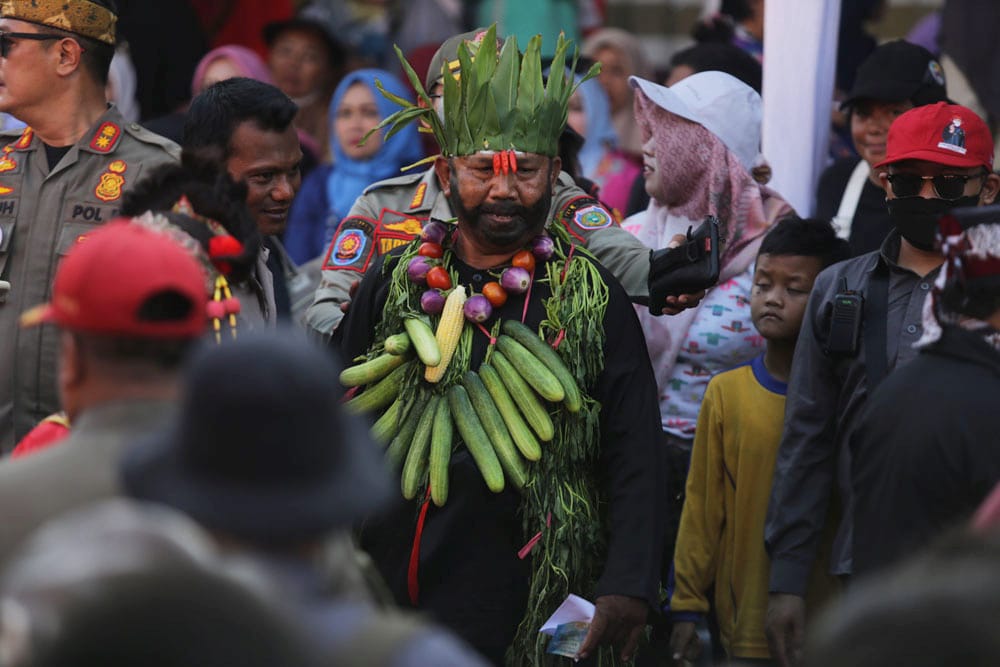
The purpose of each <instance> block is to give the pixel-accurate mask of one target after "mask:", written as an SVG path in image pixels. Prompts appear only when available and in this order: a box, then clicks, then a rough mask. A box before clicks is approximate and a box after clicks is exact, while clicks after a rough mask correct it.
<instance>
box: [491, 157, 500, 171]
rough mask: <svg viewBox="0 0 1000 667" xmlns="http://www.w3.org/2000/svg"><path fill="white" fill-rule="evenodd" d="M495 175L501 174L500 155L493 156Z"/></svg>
mask: <svg viewBox="0 0 1000 667" xmlns="http://www.w3.org/2000/svg"><path fill="white" fill-rule="evenodd" d="M493 173H494V174H499V173H500V153H494V154H493Z"/></svg>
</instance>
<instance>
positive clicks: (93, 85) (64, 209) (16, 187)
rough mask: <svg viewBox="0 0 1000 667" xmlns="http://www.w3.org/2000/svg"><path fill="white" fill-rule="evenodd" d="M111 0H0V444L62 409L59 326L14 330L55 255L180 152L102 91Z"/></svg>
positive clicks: (38, 294)
mask: <svg viewBox="0 0 1000 667" xmlns="http://www.w3.org/2000/svg"><path fill="white" fill-rule="evenodd" d="M116 11H117V8H116V6H115V3H114V0H33V1H32V2H23V1H20V0H2V1H0V112H4V113H10V114H12V115H13V116H16V117H17V118H19V119H21V120H23V121H24V122H25V123H26V124H27V126H28V127H27V128H26V129H24V130H23V131H21V132H12V133H0V281H2V282H0V340H3V345H2V346H0V450H2V451H8V450H9V449H10V448H11V447H13V445H14V442H15V436H16V437H17V438H20V437H21V436H23V435H24V434H25V433H27V432H28V430H30V429H31V427H32V426H33V425H34V424H35V423H36V422H37V421H39V420H40V419H42V418H43V417H45V416H46V415H48V414H51V413H53V412H55V411H57V410H58V409H59V400H58V396H57V394H56V389H55V375H56V355H57V349H56V348H57V345H56V343H57V338H56V336H55V334H54V332H52V331H50V330H45V329H32V330H23V331H22V330H19V329H18V326H17V319H18V316H19V315H20V313H21V311H22V310H24V309H25V308H26V307H27V306H30V305H32V304H35V303H39V302H42V301H45V300H46V299H47V298H48V297H49V292H50V285H51V281H52V277H53V274H54V273H55V268H56V263H57V262H58V260H59V258H60V257H61V256H62V255H63V254H65V253H66V251H67V250H68V249H69V248H70V247H71V246H72V245H73V244H74V243H75V242H76V240H77V239H78V238H80V237H81V236H82V235H83V234H84V233H85V232H87V231H88V230H90V229H92V228H93V227H94V226H95V225H99V224H101V223H103V222H107V221H108V220H111V219H112V218H113V217H114V216H115V213H116V210H117V207H118V204H119V202H120V200H121V197H122V194H123V192H124V191H126V190H127V189H128V188H129V187H130V186H131V185H133V184H134V183H136V182H137V181H138V180H139V179H140V178H141V177H142V175H143V173H144V172H146V171H148V170H150V169H152V168H154V167H156V166H158V165H160V164H162V163H165V162H167V161H170V160H176V159H178V157H179V150H178V148H177V146H176V145H174V144H173V143H171V142H170V141H168V140H166V139H164V138H162V137H159V136H157V135H155V134H152V133H150V132H148V131H146V130H144V129H143V128H141V127H140V126H139V125H137V124H135V123H128V122H127V121H125V119H124V118H122V116H121V114H120V113H119V112H118V111H117V110H116V109H115V107H114V106H109V105H108V104H107V102H106V98H105V92H104V90H105V83H106V81H107V75H108V69H109V66H110V63H111V58H112V56H113V55H114V46H115V24H116V22H117V15H116Z"/></svg>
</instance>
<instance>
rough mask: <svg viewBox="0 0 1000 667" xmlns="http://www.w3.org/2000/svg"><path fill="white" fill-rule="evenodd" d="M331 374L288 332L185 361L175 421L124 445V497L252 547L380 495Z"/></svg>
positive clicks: (379, 481) (366, 443)
mask: <svg viewBox="0 0 1000 667" xmlns="http://www.w3.org/2000/svg"><path fill="white" fill-rule="evenodd" d="M338 375H339V368H337V364H335V363H334V362H333V360H332V359H331V358H330V354H329V353H328V352H326V351H323V350H319V349H315V348H314V347H313V344H312V343H311V342H308V341H306V340H305V339H304V338H301V337H300V336H298V335H295V334H294V332H292V331H285V332H283V333H277V334H276V333H268V334H253V335H250V336H245V337H244V338H243V339H241V340H239V341H236V342H234V343H232V344H228V345H225V346H222V347H218V346H211V347H208V348H206V349H204V350H202V351H201V352H200V353H199V354H197V355H196V356H195V359H194V361H193V363H192V364H191V367H190V369H189V372H188V373H187V376H186V380H185V398H184V400H183V403H182V408H181V410H180V413H179V415H178V417H177V418H176V419H175V420H174V421H173V422H172V423H171V424H169V425H168V426H167V427H166V428H165V429H163V430H161V431H159V432H156V433H153V434H151V435H149V436H148V437H147V438H146V439H144V440H142V441H140V442H137V443H136V444H135V445H134V446H133V447H131V448H130V449H129V451H128V453H127V455H126V456H125V458H124V460H123V462H122V481H123V484H124V486H125V489H126V491H127V492H128V494H129V495H131V496H133V497H136V498H139V499H142V500H147V501H153V502H158V503H163V504H166V505H169V506H171V507H173V508H175V509H178V510H180V511H182V512H184V513H185V514H187V515H189V516H191V517H192V518H194V519H195V520H196V521H198V522H199V523H200V524H202V525H203V526H205V527H206V528H209V529H211V530H213V531H217V532H221V533H224V534H227V535H231V536H233V537H236V538H239V539H242V540H246V541H249V542H253V543H259V544H294V543H298V542H303V541H310V540H315V539H319V538H322V537H323V536H325V535H328V534H330V533H331V532H333V531H335V530H337V529H340V528H345V527H348V526H350V525H351V524H353V523H355V522H357V521H359V520H360V519H362V518H364V517H366V516H368V515H370V514H372V513H374V512H376V511H377V510H379V509H380V508H381V507H382V506H383V504H384V503H385V502H386V501H388V500H389V499H390V498H391V497H392V494H391V483H390V481H389V474H388V470H387V468H386V466H385V464H384V462H383V461H382V458H381V447H380V446H379V445H378V444H377V443H376V442H375V441H374V440H373V439H372V438H371V436H370V435H369V425H368V424H367V422H366V421H364V420H363V419H362V418H360V417H357V416H354V415H351V414H348V413H347V412H345V411H344V410H343V409H341V407H340V406H339V405H338V402H339V400H340V398H341V397H342V393H343V390H342V389H341V387H340V384H339V382H338V380H337V378H338Z"/></svg>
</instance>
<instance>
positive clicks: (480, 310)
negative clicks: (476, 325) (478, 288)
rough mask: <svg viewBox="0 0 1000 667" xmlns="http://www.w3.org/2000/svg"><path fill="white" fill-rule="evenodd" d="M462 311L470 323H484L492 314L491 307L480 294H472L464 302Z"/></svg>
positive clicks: (487, 300) (488, 301)
mask: <svg viewBox="0 0 1000 667" xmlns="http://www.w3.org/2000/svg"><path fill="white" fill-rule="evenodd" d="M462 311H463V312H464V313H465V319H467V320H469V321H470V322H485V321H486V320H488V319H490V315H492V314H493V306H492V305H490V300H489V299H487V298H486V297H485V296H483V295H482V294H474V295H472V296H470V297H469V298H468V299H466V300H465V305H464V306H463V307H462Z"/></svg>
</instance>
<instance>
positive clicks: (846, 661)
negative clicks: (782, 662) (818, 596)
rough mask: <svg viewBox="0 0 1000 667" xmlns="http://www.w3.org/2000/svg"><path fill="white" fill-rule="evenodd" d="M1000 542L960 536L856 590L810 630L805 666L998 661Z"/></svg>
mask: <svg viewBox="0 0 1000 667" xmlns="http://www.w3.org/2000/svg"><path fill="white" fill-rule="evenodd" d="M998 562H1000V543H998V540H997V536H996V535H995V534H990V535H983V536H972V535H969V534H966V533H965V532H964V531H962V532H958V531H955V532H953V533H952V534H951V535H949V536H948V537H946V538H943V539H941V540H939V541H938V542H937V543H935V544H934V545H932V546H931V547H930V548H928V549H926V550H924V551H923V552H922V553H919V552H918V553H917V554H916V555H914V556H913V557H912V558H910V559H909V560H908V561H906V562H904V563H900V564H899V565H897V566H894V567H891V568H888V569H886V570H884V571H882V572H880V573H878V575H876V576H873V577H869V578H865V579H861V580H859V581H858V582H857V585H852V586H851V588H850V589H848V592H847V594H846V595H845V596H844V597H843V598H842V599H841V601H840V602H839V603H838V604H836V605H833V606H831V607H829V608H828V609H826V610H825V611H824V612H823V613H822V614H821V615H820V617H819V618H818V619H817V621H816V623H815V625H814V626H813V627H812V629H811V631H810V634H809V639H808V643H807V645H806V654H805V661H804V662H803V665H804V666H805V667H844V666H845V665H850V666H851V667H884V666H885V665H906V667H940V666H941V665H956V666H957V665H961V667H993V666H994V665H996V664H998V663H1000V635H998V634H997V632H996V619H997V617H998V616H1000V568H998V567H997V563H998Z"/></svg>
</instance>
